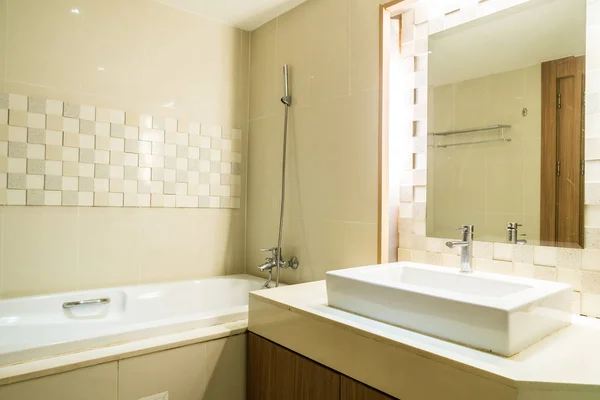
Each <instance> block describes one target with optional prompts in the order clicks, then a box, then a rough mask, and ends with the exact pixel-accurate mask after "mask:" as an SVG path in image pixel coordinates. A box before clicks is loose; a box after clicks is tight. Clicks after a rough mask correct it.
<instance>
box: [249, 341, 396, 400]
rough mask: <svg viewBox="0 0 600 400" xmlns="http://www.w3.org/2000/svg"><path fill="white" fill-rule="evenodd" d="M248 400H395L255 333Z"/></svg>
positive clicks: (250, 362) (250, 346)
mask: <svg viewBox="0 0 600 400" xmlns="http://www.w3.org/2000/svg"><path fill="white" fill-rule="evenodd" d="M247 385H248V392H247V394H248V396H247V400H391V399H393V397H390V396H387V395H385V394H383V393H381V392H379V391H377V390H375V389H373V388H370V387H368V386H366V385H364V384H362V383H360V382H357V381H355V380H353V379H350V378H348V377H347V376H345V375H342V374H340V373H338V372H336V371H333V370H331V369H329V368H327V367H325V366H323V365H321V364H318V363H316V362H314V361H312V360H309V359H308V358H306V357H303V356H301V355H299V354H297V353H294V352H293V351H290V350H288V349H286V348H284V347H282V346H279V345H277V344H275V343H273V342H271V341H269V340H267V339H264V338H262V337H260V336H258V335H255V334H253V333H248V380H247Z"/></svg>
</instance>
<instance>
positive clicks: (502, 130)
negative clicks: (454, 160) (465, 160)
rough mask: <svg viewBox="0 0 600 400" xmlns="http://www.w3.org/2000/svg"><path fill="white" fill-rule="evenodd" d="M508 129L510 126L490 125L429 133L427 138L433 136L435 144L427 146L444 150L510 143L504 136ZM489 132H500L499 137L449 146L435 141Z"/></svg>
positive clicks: (509, 139)
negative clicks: (441, 138)
mask: <svg viewBox="0 0 600 400" xmlns="http://www.w3.org/2000/svg"><path fill="white" fill-rule="evenodd" d="M510 127H511V125H492V126H484V127H480V128H471V129H461V130H455V131H446V132H430V133H429V136H433V137H434V138H435V144H432V145H429V146H428V147H441V148H444V147H454V146H462V145H468V144H480V143H491V142H510V141H512V139H511V138H509V137H506V136H505V135H504V133H505V130H506V129H508V128H510ZM491 130H500V137H499V138H494V139H486V140H477V141H474V142H460V143H450V144H439V143H438V141H437V138H438V137H440V136H441V137H445V136H451V135H462V134H466V133H473V132H483V131H491Z"/></svg>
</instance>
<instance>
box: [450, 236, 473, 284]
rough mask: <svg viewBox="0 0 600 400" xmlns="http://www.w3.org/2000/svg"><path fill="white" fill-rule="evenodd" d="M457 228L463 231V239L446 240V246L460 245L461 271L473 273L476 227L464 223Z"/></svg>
mask: <svg viewBox="0 0 600 400" xmlns="http://www.w3.org/2000/svg"><path fill="white" fill-rule="evenodd" d="M456 230H457V231H462V240H460V241H451V242H446V246H447V247H449V248H451V249H453V248H454V247H460V272H464V273H471V272H473V267H472V265H473V232H475V227H474V226H473V225H463V226H461V227H460V228H457V229H456Z"/></svg>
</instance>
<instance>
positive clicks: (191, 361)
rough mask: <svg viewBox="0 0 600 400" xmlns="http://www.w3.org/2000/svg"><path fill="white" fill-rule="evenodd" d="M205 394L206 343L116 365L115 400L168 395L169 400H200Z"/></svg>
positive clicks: (136, 358) (140, 357)
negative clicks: (166, 393)
mask: <svg viewBox="0 0 600 400" xmlns="http://www.w3.org/2000/svg"><path fill="white" fill-rule="evenodd" d="M205 390H206V343H200V344H195V345H191V346H184V347H179V348H177V349H173V350H167V351H160V352H157V353H152V354H148V355H144V356H139V357H133V358H129V359H126V360H122V361H119V388H118V398H119V400H138V399H140V398H142V397H147V396H150V395H153V394H157V393H162V392H167V391H168V392H169V398H173V399H182V400H184V399H185V400H187V399H201V398H203V394H204V392H205Z"/></svg>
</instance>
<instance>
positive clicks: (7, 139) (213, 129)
mask: <svg viewBox="0 0 600 400" xmlns="http://www.w3.org/2000/svg"><path fill="white" fill-rule="evenodd" d="M241 161H242V132H241V131H240V130H236V129H225V128H222V127H219V126H206V125H202V124H200V123H199V122H194V121H185V120H176V119H173V118H164V117H160V116H152V115H140V114H136V113H129V112H125V111H121V110H111V109H106V108H96V107H93V106H85V105H79V104H71V103H66V102H62V101H59V100H51V99H41V98H34V97H27V96H23V95H18V94H6V93H0V205H32V206H44V205H47V206H57V205H63V206H102V207H123V206H125V207H188V208H189V207H209V208H239V207H240V194H241V176H240V170H241V168H240V167H241Z"/></svg>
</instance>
